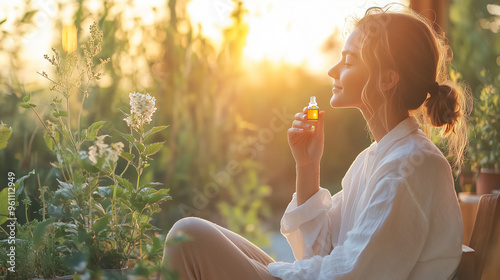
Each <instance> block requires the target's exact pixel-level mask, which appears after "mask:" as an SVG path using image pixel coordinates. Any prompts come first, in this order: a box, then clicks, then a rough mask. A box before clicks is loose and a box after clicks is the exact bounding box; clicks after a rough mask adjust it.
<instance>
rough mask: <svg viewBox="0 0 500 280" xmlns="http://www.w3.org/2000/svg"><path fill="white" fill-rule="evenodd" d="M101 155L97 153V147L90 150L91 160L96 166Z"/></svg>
mask: <svg viewBox="0 0 500 280" xmlns="http://www.w3.org/2000/svg"><path fill="white" fill-rule="evenodd" d="M98 155H99V154H98V153H97V147H96V146H90V148H89V160H90V161H91V162H93V163H94V164H96V163H97V156H98Z"/></svg>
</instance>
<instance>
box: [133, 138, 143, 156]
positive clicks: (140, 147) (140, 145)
mask: <svg viewBox="0 0 500 280" xmlns="http://www.w3.org/2000/svg"><path fill="white" fill-rule="evenodd" d="M134 145H135V147H136V148H137V150H139V153H141V154H142V153H143V152H144V149H145V147H144V144H142V143H141V142H138V141H136V142H135V143H134Z"/></svg>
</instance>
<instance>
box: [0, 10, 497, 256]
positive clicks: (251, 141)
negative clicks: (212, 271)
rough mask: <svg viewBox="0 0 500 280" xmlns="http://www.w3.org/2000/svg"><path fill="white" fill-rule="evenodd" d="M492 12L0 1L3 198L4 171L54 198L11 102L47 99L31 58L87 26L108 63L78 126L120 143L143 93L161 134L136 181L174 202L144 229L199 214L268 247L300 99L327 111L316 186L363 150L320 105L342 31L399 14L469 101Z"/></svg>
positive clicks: (355, 128) (344, 117)
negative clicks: (370, 12) (97, 35)
mask: <svg viewBox="0 0 500 280" xmlns="http://www.w3.org/2000/svg"><path fill="white" fill-rule="evenodd" d="M495 1H496V0H489V1H486V0H446V1H444V0H440V1H408V0H406V1H405V0H401V1H368V0H363V1H361V0H356V1H340V0H331V1H326V0H273V1H271V0H251V1H250V0H249V1H231V0H191V1H188V0H147V1H139V0H134V1H133V0H121V1H119V0H116V1H97V0H79V1H69V0H67V1H64V0H59V1H55V0H39V1H37V0H33V1H28V0H26V1H23V0H11V1H2V2H1V3H0V30H1V32H0V61H2V67H1V68H0V120H1V121H2V122H4V123H5V124H7V125H8V126H11V127H12V129H13V134H12V137H11V139H10V140H9V144H8V146H7V148H6V149H4V150H2V151H0V164H1V166H0V177H1V178H2V181H1V183H2V188H3V187H5V186H4V185H6V182H7V179H6V178H7V175H6V174H7V173H8V172H9V171H13V172H15V173H16V175H17V177H21V176H23V175H25V174H26V173H28V172H29V171H31V170H33V169H35V170H36V173H37V174H38V175H39V178H40V181H41V184H42V185H47V186H51V188H52V190H55V188H56V186H57V184H56V183H55V182H56V181H55V180H56V178H58V176H60V174H57V173H56V172H55V170H54V169H53V168H52V166H51V164H50V163H51V161H54V160H55V159H54V156H53V155H52V154H51V152H50V150H49V149H48V148H47V147H46V145H45V143H44V141H43V137H42V133H43V131H42V130H43V129H42V127H41V125H40V123H39V122H38V121H37V120H36V116H35V115H33V114H32V112H31V111H29V110H24V109H22V108H20V107H19V104H20V103H21V102H22V98H23V97H24V96H26V95H28V94H29V93H31V95H32V102H33V103H36V104H48V103H49V102H50V100H51V99H52V98H53V97H54V96H55V93H54V92H51V91H49V89H48V88H49V83H48V82H47V80H45V79H44V78H43V77H41V76H40V75H38V74H37V71H38V72H42V71H46V72H47V73H49V75H50V71H51V69H52V68H51V67H50V64H49V63H48V62H47V61H46V60H44V58H43V55H44V54H51V53H52V51H51V47H54V48H55V49H57V50H59V51H60V52H63V51H62V50H63V48H62V44H61V36H62V35H61V34H62V33H61V31H62V29H63V27H64V26H67V25H75V26H76V30H77V38H78V42H79V44H81V43H83V42H85V41H86V40H87V38H88V36H89V34H88V30H89V26H90V25H91V24H92V22H94V21H95V22H97V24H98V27H99V28H100V29H101V30H103V32H104V39H103V50H102V52H101V53H100V55H99V57H102V58H106V57H110V58H111V62H110V63H109V64H107V65H106V68H105V70H104V73H105V76H104V77H102V78H101V79H100V81H99V82H98V83H96V84H92V85H91V92H89V94H90V95H89V99H88V100H87V102H86V103H85V104H86V106H85V108H84V109H85V112H84V114H83V116H82V120H83V122H82V123H84V124H87V125H88V124H91V123H93V122H95V121H98V120H105V121H107V123H106V125H105V126H104V128H103V129H102V133H104V134H109V135H111V137H112V139H113V140H112V141H113V142H115V141H122V139H120V137H119V136H118V135H116V134H115V132H114V129H115V128H118V129H122V130H123V129H124V128H125V127H126V124H125V122H124V121H123V120H122V119H123V113H122V112H121V111H125V112H127V111H128V106H129V105H128V94H129V92H134V91H144V92H149V93H151V95H153V96H155V97H156V100H157V101H156V102H157V104H156V105H157V107H158V110H157V111H156V113H155V114H154V116H153V123H152V125H169V127H168V128H167V129H166V130H164V131H162V132H161V133H159V134H157V135H155V136H154V137H156V138H157V140H156V141H163V140H165V139H166V140H167V142H166V144H165V145H166V147H165V148H164V149H163V150H162V151H161V153H159V154H157V155H155V156H154V161H153V162H152V166H153V168H150V169H149V171H148V173H146V174H144V175H143V176H144V177H143V178H144V180H151V181H160V182H163V183H165V185H166V187H168V188H170V189H171V195H172V197H173V200H172V201H169V202H167V203H165V204H164V205H163V212H162V215H160V216H159V217H160V218H156V219H155V221H154V223H155V225H156V226H158V227H159V228H161V229H162V232H163V233H165V232H167V231H168V229H169V228H170V227H171V225H172V224H173V223H174V222H175V221H176V220H178V219H180V218H182V217H185V216H200V217H203V218H206V219H209V220H211V221H214V222H216V223H219V224H221V225H223V226H226V227H228V228H230V229H231V230H233V231H236V232H238V233H240V234H242V235H244V236H245V237H247V238H249V239H250V240H251V241H252V242H254V243H256V244H257V245H259V246H262V247H268V246H270V240H273V239H272V238H273V236H274V234H276V232H277V231H279V220H280V219H281V216H282V213H283V211H284V210H285V208H286V205H287V204H288V202H289V201H290V199H291V196H292V193H293V192H294V188H295V163H294V160H293V157H292V155H291V153H290V150H289V147H288V144H287V138H286V131H287V129H288V127H289V126H290V125H291V122H292V119H293V115H294V114H295V113H296V112H299V111H301V110H302V108H303V107H304V106H307V104H308V101H309V96H312V95H314V96H316V97H317V100H318V105H319V107H320V108H321V109H323V110H325V111H326V117H325V118H326V119H325V126H326V136H325V137H326V143H325V152H324V155H323V159H322V169H321V186H322V187H325V188H328V189H330V190H331V192H332V194H333V193H335V192H337V191H339V190H340V189H341V179H342V177H343V175H344V174H345V172H346V171H347V169H348V168H349V166H350V164H351V163H352V161H353V160H354V158H355V157H356V155H357V154H358V153H359V152H361V151H362V150H363V149H364V148H366V147H367V146H368V145H369V144H370V143H371V139H370V135H369V133H368V131H367V128H366V124H365V122H364V119H363V118H362V116H361V114H360V113H359V112H358V111H357V110H355V109H332V108H331V107H330V106H329V100H330V97H331V87H332V79H331V78H330V77H328V76H327V71H328V70H329V69H330V68H331V67H332V66H333V65H335V64H336V63H337V61H338V60H339V59H340V51H341V49H342V47H343V43H344V41H345V39H346V38H347V36H348V34H349V31H350V27H351V24H352V22H353V19H354V18H355V17H356V16H358V17H360V16H362V15H363V14H364V12H365V11H366V9H367V8H369V7H371V6H384V5H386V4H387V3H389V2H398V3H400V4H403V5H405V6H412V7H413V8H414V9H415V10H417V11H419V12H421V13H423V14H424V15H425V16H426V17H428V18H429V19H430V21H432V22H435V24H434V27H435V28H436V29H437V30H438V31H439V32H445V34H446V36H447V38H448V40H449V42H448V43H449V44H450V46H451V48H452V50H453V53H454V60H453V62H452V67H453V69H454V70H455V71H457V72H458V73H460V74H461V76H462V79H463V81H465V82H466V83H467V84H468V85H469V86H470V87H471V89H472V91H473V93H474V94H475V96H476V97H477V96H478V94H479V91H480V88H481V86H482V84H483V83H484V79H483V76H481V74H480V73H481V71H487V72H489V73H491V75H492V76H494V77H497V76H498V74H499V73H500V70H499V69H500V67H499V66H500V38H499V36H498V31H499V28H500V5H498V3H495ZM79 51H80V50H79ZM485 69H486V70H485ZM73 101H74V104H71V106H74V107H75V108H77V107H78V106H79V103H78V102H79V101H78V99H77V98H76V99H73ZM39 111H40V112H41V113H42V114H45V115H46V114H49V113H50V108H49V107H48V106H46V108H45V109H43V106H42V107H41V108H40V109H39ZM156 141H155V142H156ZM128 176H131V177H133V176H134V174H128ZM37 185H38V182H36V177H32V178H30V181H29V183H28V184H27V185H26V188H27V190H28V195H30V196H32V197H33V198H32V204H31V205H30V207H29V208H28V213H19V214H18V215H17V216H19V217H25V216H26V215H28V216H29V217H30V218H31V219H33V218H36V217H39V215H40V214H39V213H38V210H39V205H38V204H37V197H39V194H38V193H37V192H38V188H37ZM38 203H39V202H38ZM21 208H22V207H20V208H19V209H18V211H24V209H21ZM25 214H26V215H25Z"/></svg>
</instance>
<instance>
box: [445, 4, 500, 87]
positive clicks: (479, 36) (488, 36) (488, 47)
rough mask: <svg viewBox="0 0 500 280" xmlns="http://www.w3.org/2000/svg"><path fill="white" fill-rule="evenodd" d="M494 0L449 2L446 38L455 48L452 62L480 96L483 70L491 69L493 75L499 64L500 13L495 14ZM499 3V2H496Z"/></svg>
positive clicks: (499, 73) (499, 71)
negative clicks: (448, 21)
mask: <svg viewBox="0 0 500 280" xmlns="http://www.w3.org/2000/svg"><path fill="white" fill-rule="evenodd" d="M493 2H494V1H483V0H481V1H477V0H460V1H459V0H453V1H451V2H450V28H449V34H448V33H447V34H446V35H447V37H449V38H450V42H449V44H450V46H451V48H452V50H453V65H454V66H455V67H456V69H457V70H458V72H460V73H461V74H462V75H463V77H464V80H465V81H467V83H469V84H470V86H471V88H472V90H473V91H474V95H475V96H476V97H479V94H480V91H481V88H482V80H483V78H482V77H481V71H482V70H483V69H488V71H490V73H491V75H492V76H493V77H495V76H497V75H500V68H499V67H498V63H499V61H500V60H499V59H498V57H499V55H500V53H499V52H498V47H497V46H499V45H500V36H498V32H499V24H500V16H499V15H497V14H495V13H493V12H492V11H493V10H494V7H495V4H493ZM496 6H498V5H496Z"/></svg>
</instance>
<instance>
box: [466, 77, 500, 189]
mask: <svg viewBox="0 0 500 280" xmlns="http://www.w3.org/2000/svg"><path fill="white" fill-rule="evenodd" d="M481 76H482V77H483V87H482V89H481V93H480V96H479V101H478V102H477V104H476V106H475V108H474V127H473V133H472V135H471V145H470V148H469V155H470V158H471V163H472V167H473V168H474V170H475V171H476V173H477V176H478V177H477V180H476V192H477V193H478V194H480V195H482V194H486V193H491V192H492V191H493V190H500V92H499V91H500V77H495V78H494V79H493V80H491V79H490V80H488V78H487V77H486V71H484V70H483V71H482V73H481Z"/></svg>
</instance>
